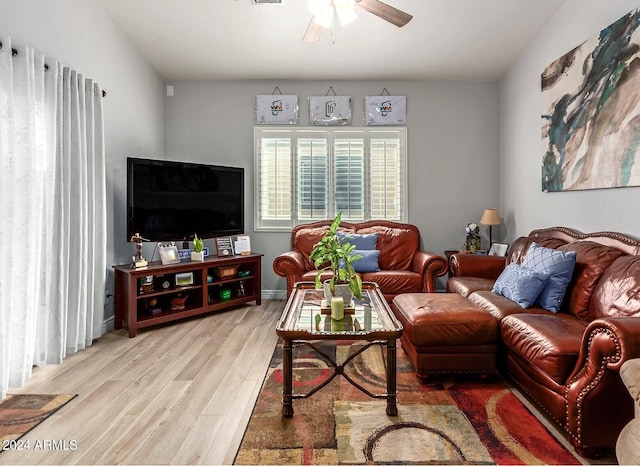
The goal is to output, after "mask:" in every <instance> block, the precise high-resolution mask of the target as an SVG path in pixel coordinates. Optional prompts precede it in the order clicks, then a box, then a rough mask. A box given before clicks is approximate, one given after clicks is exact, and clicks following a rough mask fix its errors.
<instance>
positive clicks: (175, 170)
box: [127, 157, 244, 241]
mask: <svg viewBox="0 0 640 466" xmlns="http://www.w3.org/2000/svg"><path fill="white" fill-rule="evenodd" d="M243 232H244V168H239V167H223V166H218V165H206V164H197V163H188V162H173V161H167V160H151V159H140V158H133V157H129V158H127V241H129V240H130V238H131V237H132V236H133V235H135V234H136V233H140V235H141V236H142V237H143V238H146V239H148V240H149V241H188V240H191V239H193V236H194V234H197V235H198V236H199V237H200V238H214V237H218V236H229V235H235V234H242V233H243Z"/></svg>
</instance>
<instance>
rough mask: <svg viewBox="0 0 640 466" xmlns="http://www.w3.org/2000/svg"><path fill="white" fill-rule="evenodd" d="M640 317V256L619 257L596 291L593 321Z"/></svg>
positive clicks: (606, 272) (592, 299) (591, 312)
mask: <svg viewBox="0 0 640 466" xmlns="http://www.w3.org/2000/svg"><path fill="white" fill-rule="evenodd" d="M636 316H640V256H622V257H619V258H618V259H616V260H615V261H614V262H613V263H612V264H611V265H610V266H609V267H607V270H605V271H604V273H603V274H602V277H601V278H600V280H599V281H598V284H597V286H596V288H595V290H594V291H593V296H592V297H591V304H590V305H589V313H588V317H589V320H593V319H598V318H601V317H636Z"/></svg>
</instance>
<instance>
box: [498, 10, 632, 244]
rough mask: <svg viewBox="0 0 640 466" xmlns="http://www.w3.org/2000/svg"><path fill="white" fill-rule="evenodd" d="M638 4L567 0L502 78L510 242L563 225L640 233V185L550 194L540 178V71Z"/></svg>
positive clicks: (503, 207) (504, 198) (504, 199)
mask: <svg viewBox="0 0 640 466" xmlns="http://www.w3.org/2000/svg"><path fill="white" fill-rule="evenodd" d="M638 6H640V2H638V0H607V1H602V0H567V2H566V4H565V5H564V6H563V7H562V8H561V9H560V11H559V12H558V13H557V14H556V16H555V17H554V18H553V19H552V20H551V21H550V22H549V23H548V24H547V26H546V27H545V29H544V30H543V31H542V32H541V34H540V35H539V36H538V37H537V39H536V40H535V41H534V42H532V43H531V45H530V46H529V47H528V49H527V50H526V52H525V53H523V54H522V55H521V56H520V58H519V60H518V61H517V63H516V64H514V66H512V67H511V69H510V70H509V72H508V73H507V75H506V76H505V78H504V79H503V80H502V82H501V83H500V101H501V104H500V133H501V138H500V168H501V173H500V214H501V215H502V216H503V217H504V218H505V219H506V225H505V226H504V228H503V229H502V231H503V234H504V235H505V236H507V237H508V239H509V240H510V241H512V240H513V239H514V238H516V237H518V236H521V235H525V234H527V233H529V231H531V230H532V229H535V228H542V227H549V226H555V225H562V226H568V227H572V228H576V229H578V230H581V231H583V232H594V231H602V230H612V231H619V232H622V233H626V234H628V235H631V236H635V237H637V238H640V203H639V202H638V199H639V196H640V187H627V188H615V189H598V190H589V191H573V192H556V193H543V192H542V191H541V181H540V176H541V174H540V173H541V169H540V167H541V161H542V143H541V119H540V115H541V111H542V104H541V90H540V74H541V73H542V71H543V70H544V68H545V67H546V66H547V65H548V64H549V63H551V62H552V61H554V60H555V59H557V58H559V57H560V56H562V55H564V54H565V53H566V52H568V51H570V50H572V49H573V48H574V47H576V46H578V45H580V44H581V43H582V42H584V41H585V40H587V39H589V38H590V37H592V36H594V35H596V34H598V33H599V32H600V31H601V30H602V29H604V28H605V27H607V26H608V25H610V24H611V23H613V22H614V21H616V20H617V19H619V18H621V17H622V16H624V15H625V14H627V13H628V12H629V11H631V10H633V9H634V8H637V7H638Z"/></svg>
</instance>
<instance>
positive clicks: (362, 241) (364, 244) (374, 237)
mask: <svg viewBox="0 0 640 466" xmlns="http://www.w3.org/2000/svg"><path fill="white" fill-rule="evenodd" d="M337 236H338V241H340V242H341V243H344V242H348V243H349V244H353V245H354V246H355V247H356V249H358V250H371V249H376V247H377V246H378V233H369V234H366V235H356V234H353V233H341V232H338V233H337Z"/></svg>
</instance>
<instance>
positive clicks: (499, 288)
mask: <svg viewBox="0 0 640 466" xmlns="http://www.w3.org/2000/svg"><path fill="white" fill-rule="evenodd" d="M548 278H549V274H548V273H545V272H538V271H536V270H533V269H528V268H526V267H523V266H521V265H518V264H516V263H515V262H512V263H511V264H509V265H507V266H506V267H505V269H504V270H503V271H502V273H501V274H500V276H499V277H498V279H497V280H496V282H495V284H494V285H493V290H492V291H493V292H494V293H496V294H499V295H502V296H504V297H505V298H507V299H510V300H511V301H513V302H515V303H517V304H519V305H520V306H522V307H524V308H527V307H531V305H532V304H533V303H534V302H535V301H536V298H537V297H538V295H539V294H540V292H541V291H542V288H544V285H545V283H546V281H547V279H548Z"/></svg>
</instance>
